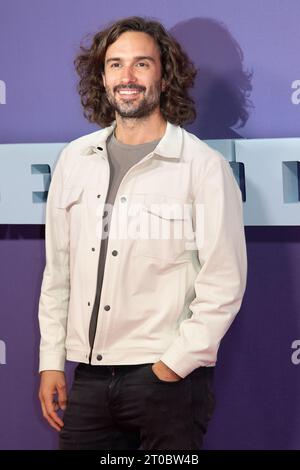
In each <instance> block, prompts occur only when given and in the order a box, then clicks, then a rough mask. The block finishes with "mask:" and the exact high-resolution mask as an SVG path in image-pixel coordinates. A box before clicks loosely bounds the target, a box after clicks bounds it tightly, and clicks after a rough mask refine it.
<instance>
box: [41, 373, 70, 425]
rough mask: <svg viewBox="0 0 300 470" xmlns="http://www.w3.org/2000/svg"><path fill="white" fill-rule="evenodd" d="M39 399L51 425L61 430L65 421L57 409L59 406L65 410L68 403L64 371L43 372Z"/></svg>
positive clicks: (45, 416)
mask: <svg viewBox="0 0 300 470" xmlns="http://www.w3.org/2000/svg"><path fill="white" fill-rule="evenodd" d="M56 394H57V398H56ZM39 399H40V402H41V406H42V411H43V416H44V418H45V419H46V420H47V421H48V423H49V424H50V426H52V427H53V428H54V429H56V430H57V431H60V430H61V428H62V427H63V425H64V423H63V421H62V420H61V419H60V417H59V416H58V415H57V413H56V411H57V410H58V409H59V408H61V409H62V410H65V409H66V405H67V386H66V379H65V374H64V372H61V371H58V370H44V371H42V372H41V383H40V390H39Z"/></svg>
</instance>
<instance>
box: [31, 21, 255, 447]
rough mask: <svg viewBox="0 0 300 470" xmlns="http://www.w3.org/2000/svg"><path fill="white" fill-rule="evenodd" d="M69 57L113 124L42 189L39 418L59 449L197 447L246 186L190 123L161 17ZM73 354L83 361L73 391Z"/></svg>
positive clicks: (178, 53) (232, 287) (177, 55)
mask: <svg viewBox="0 0 300 470" xmlns="http://www.w3.org/2000/svg"><path fill="white" fill-rule="evenodd" d="M75 65H76V69H77V71H78V73H79V76H80V83H79V93H80V95H81V101H82V104H83V107H84V113H85V116H86V117H87V118H88V119H89V120H90V121H91V122H96V123H98V124H99V125H102V126H104V129H102V130H99V131H96V132H93V133H91V134H88V135H85V136H83V137H80V138H78V139H76V140H74V141H72V142H70V143H69V144H68V145H67V146H66V147H65V148H64V149H63V151H62V153H61V155H60V157H59V159H58V162H57V165H56V168H55V171H54V174H53V177H52V181H51V185H50V188H49V193H48V200H47V210H46V267H45V271H44V276H43V282H42V287H41V296H40V303H39V321H40V330H41V346H40V368H39V371H40V373H41V385H40V391H39V398H40V401H41V406H42V410H43V415H44V417H45V418H46V420H47V421H48V423H49V424H50V425H51V426H52V427H53V428H54V429H56V430H58V431H59V432H60V434H59V448H60V449H98V450H100V449H147V450H152V449H155V450H157V449H165V450H170V449H183V450H186V449H200V448H201V446H202V439H203V434H204V433H205V432H206V429H207V424H208V421H209V419H210V417H211V415H212V412H213V409H214V394H213V391H212V379H213V371H214V366H215V364H216V358H217V350H218V348H219V344H220V341H221V339H222V337H223V336H224V334H225V333H226V331H227V330H228V328H229V326H230V324H231V323H232V321H233V319H234V317H235V315H236V314H237V312H238V311H239V309H240V305H241V302H242V298H243V294H244V290H245V285H246V270H247V267H246V265H247V262H246V247H245V238H244V227H243V215H242V211H243V209H242V200H241V192H240V189H239V187H238V185H237V183H236V181H235V179H234V176H233V173H232V171H231V168H230V166H229V163H228V162H227V161H226V160H225V158H224V157H223V156H222V155H221V154H220V153H219V152H217V151H215V150H213V149H211V148H210V147H209V146H208V145H206V144H205V143H204V142H202V141H201V140H199V139H198V138H197V137H196V136H194V135H192V134H190V133H188V132H186V131H185V130H184V129H183V128H182V127H181V125H182V124H183V123H184V122H188V121H191V120H193V119H194V118H195V110H194V107H193V101H192V100H191V99H190V97H189V95H188V89H189V88H190V87H191V86H192V85H193V83H194V78H195V75H196V70H195V68H194V66H193V64H192V63H191V62H190V61H189V59H188V57H187V55H186V53H185V52H184V51H183V50H182V49H181V47H180V45H179V44H178V43H177V41H176V40H175V39H174V38H172V37H171V36H170V35H169V34H168V33H167V31H166V30H165V29H164V27H163V26H162V25H161V24H160V23H158V22H155V21H148V20H147V19H144V18H141V17H131V18H125V19H123V20H120V21H118V22H116V23H114V24H112V25H111V26H109V27H108V28H107V29H105V30H104V31H100V32H98V33H97V34H96V35H95V36H94V38H93V42H92V45H91V46H90V47H89V48H87V47H86V48H84V47H82V53H81V54H80V55H78V57H77V58H76V60H75ZM150 232H151V233H150ZM166 234H167V235H166ZM178 234H180V235H178ZM99 239H101V241H100V242H99ZM65 359H67V360H70V361H75V362H79V364H78V366H77V367H76V369H75V377H74V382H73V385H72V388H71V391H70V394H69V397H67V392H66V390H67V389H66V381H65V375H64V364H65ZM56 396H57V398H56ZM59 408H61V409H63V410H65V413H64V416H63V420H62V419H61V418H60V417H59V415H58V414H57V411H58V410H59Z"/></svg>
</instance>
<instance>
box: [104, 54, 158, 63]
mask: <svg viewBox="0 0 300 470" xmlns="http://www.w3.org/2000/svg"><path fill="white" fill-rule="evenodd" d="M117 60H122V58H121V57H110V59H107V60H106V61H105V63H106V64H108V63H109V62H113V61H117ZM134 60H149V61H150V62H155V60H154V58H153V57H151V56H149V55H138V56H136V57H134Z"/></svg>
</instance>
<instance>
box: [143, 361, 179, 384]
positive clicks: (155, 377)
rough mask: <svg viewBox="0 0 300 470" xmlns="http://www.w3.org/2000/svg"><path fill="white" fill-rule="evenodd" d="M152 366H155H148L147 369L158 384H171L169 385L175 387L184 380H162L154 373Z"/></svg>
mask: <svg viewBox="0 0 300 470" xmlns="http://www.w3.org/2000/svg"><path fill="white" fill-rule="evenodd" d="M152 366H153V364H148V366H147V368H148V370H149V372H150V375H151V376H152V378H154V380H155V381H156V382H158V383H162V384H169V385H175V384H178V383H179V382H183V381H184V379H183V378H181V379H180V380H162V379H160V378H159V377H158V376H157V375H156V373H155V372H154V370H153V369H152Z"/></svg>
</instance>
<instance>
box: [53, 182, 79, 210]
mask: <svg viewBox="0 0 300 470" xmlns="http://www.w3.org/2000/svg"><path fill="white" fill-rule="evenodd" d="M82 193H83V187H81V186H73V187H70V188H63V189H62V191H61V193H60V195H59V197H58V201H57V207H58V208H60V209H69V208H70V207H71V206H72V205H73V204H77V203H78V202H80V200H81V196H82Z"/></svg>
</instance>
